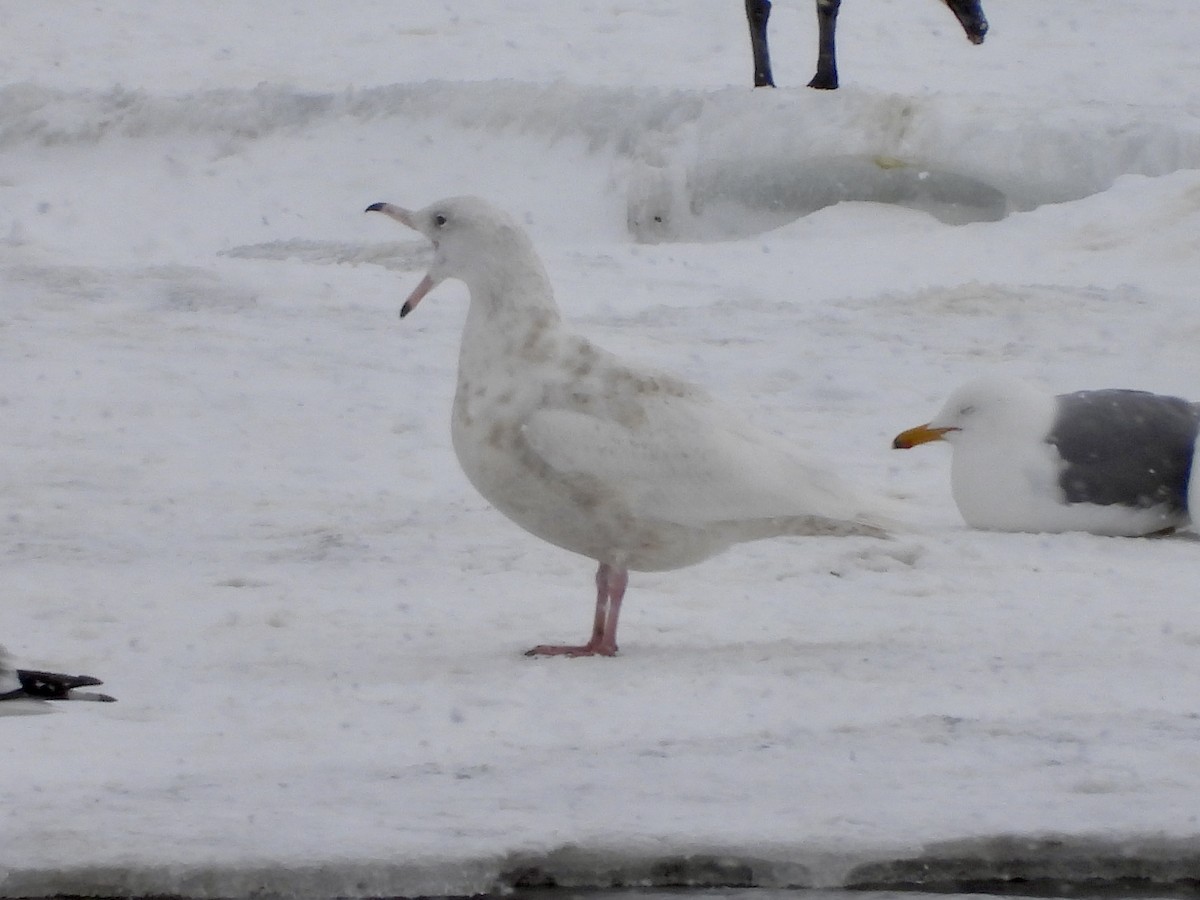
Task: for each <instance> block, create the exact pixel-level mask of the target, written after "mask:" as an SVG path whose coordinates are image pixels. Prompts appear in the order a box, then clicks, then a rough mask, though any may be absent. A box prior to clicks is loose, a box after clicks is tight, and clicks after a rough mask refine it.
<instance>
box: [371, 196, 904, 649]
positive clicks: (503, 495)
mask: <svg viewBox="0 0 1200 900" xmlns="http://www.w3.org/2000/svg"><path fill="white" fill-rule="evenodd" d="M367 211H368V212H372V211H376V212H382V213H384V214H386V215H388V216H390V217H391V218H393V219H396V220H397V221H399V222H401V223H402V224H404V225H407V226H408V227H410V228H413V229H416V230H417V231H419V232H420V233H421V234H423V235H425V236H426V237H427V238H429V239H430V240H431V241H432V242H433V246H434V259H433V264H432V266H431V267H430V269H429V273H428V274H427V275H426V276H425V277H424V278H423V279H422V280H421V282H420V283H419V284H418V285H417V287H416V288H415V289H414V290H413V292H412V294H411V295H410V296H409V297H408V299H407V301H405V303H404V305H403V307H402V308H401V310H400V315H401V316H402V317H403V316H406V315H408V314H409V313H410V312H412V310H413V309H415V308H416V306H417V304H418V303H420V302H421V299H422V298H423V297H424V296H425V295H426V294H428V293H429V292H430V290H432V289H433V288H434V287H435V286H436V285H437V284H438V283H439V282H441V281H442V280H443V279H446V278H458V279H460V280H462V281H463V282H465V283H466V285H467V287H468V288H469V290H470V295H471V303H470V309H469V311H468V313H467V320H466V325H465V327H464V330H463V336H462V346H461V350H460V354H459V365H458V389H457V394H456V396H455V399H454V408H453V415H452V424H451V434H452V438H453V442H454V449H455V452H456V454H457V456H458V460H459V462H460V464H461V465H462V468H463V471H464V472H465V473H466V475H467V478H468V479H469V480H470V481H471V483H472V484H473V485H474V486H475V487H476V489H477V490H478V491H479V492H480V493H481V494H482V495H483V496H484V498H486V499H487V500H488V501H489V502H490V503H491V504H492V505H494V506H495V507H496V508H497V509H498V510H500V511H501V512H502V513H504V514H505V515H506V516H508V517H509V518H510V519H512V520H513V521H514V522H516V523H517V524H518V525H520V526H521V527H522V528H524V529H526V530H527V531H529V532H531V533H532V534H534V535H536V536H538V537H540V538H542V539H543V540H546V541H549V542H550V543H552V544H555V545H557V546H559V547H563V548H566V549H567V550H572V551H574V552H575V553H579V554H582V555H583V556H587V557H590V558H592V559H594V560H596V561H597V562H598V563H599V568H598V570H597V572H596V608H595V619H594V624H593V628H592V634H591V637H590V639H589V640H588V641H587V642H586V643H584V644H582V645H577V646H576V645H572V646H564V645H541V646H538V647H535V648H533V649H532V650H530V651H529V655H535V654H550V655H556V654H557V655H568V656H590V655H604V656H611V655H613V654H615V653H616V651H617V619H618V615H619V613H620V609H621V600H622V598H623V596H624V593H625V587H626V583H627V579H628V571H629V570H631V569H632V570H635V571H660V570H668V569H676V568H680V567H682V566H687V565H691V564H693V563H698V562H700V561H701V560H704V559H707V558H708V557H710V556H713V555H714V554H716V553H719V552H721V551H722V550H725V549H726V548H727V547H729V546H731V545H732V544H736V543H739V542H742V541H753V540H758V539H761V538H770V537H776V536H780V535H880V534H881V533H882V530H881V523H880V519H879V518H878V517H876V516H875V515H874V514H873V512H872V510H873V505H872V502H871V501H868V500H867V499H865V498H863V497H860V496H859V494H858V493H857V492H856V491H855V490H853V489H851V488H850V487H849V486H847V485H845V484H843V483H841V481H840V480H839V479H838V478H837V477H836V476H835V475H833V474H832V472H831V471H829V469H827V468H825V467H822V466H819V465H816V464H814V463H813V462H811V461H809V460H807V459H805V458H804V456H803V455H802V454H801V453H798V452H797V451H796V449H795V448H794V447H793V446H792V445H791V444H790V443H789V442H787V441H785V440H783V439H782V438H779V437H776V436H774V435H772V434H769V433H767V432H764V431H761V430H759V429H757V428H755V427H754V426H752V425H749V424H748V423H746V422H745V421H743V419H742V417H741V416H739V415H737V414H736V413H734V412H733V411H732V410H730V409H727V408H724V407H722V406H719V405H718V404H717V403H715V402H714V401H713V400H712V399H711V398H710V397H709V396H708V394H706V393H705V392H704V391H703V390H701V389H700V388H698V387H695V386H693V385H691V384H688V383H686V382H684V381H680V380H679V379H677V378H673V377H671V376H669V375H663V374H660V373H657V372H654V371H649V370H644V369H641V368H637V367H635V366H632V365H629V364H626V363H624V362H622V361H621V360H619V359H618V358H617V357H615V356H613V355H612V354H610V353H608V352H606V351H604V350H602V349H600V348H599V347H596V346H594V345H593V344H591V343H589V342H588V341H587V340H585V339H584V338H582V337H580V336H578V335H576V334H573V333H571V332H570V331H569V330H568V329H567V328H566V326H565V325H564V324H563V322H562V319H561V317H560V315H559V311H558V307H557V305H556V303H555V300H554V295H553V292H552V290H551V287H550V281H549V278H548V277H547V275H546V271H545V269H544V268H543V266H542V263H541V260H540V259H539V258H538V255H537V253H536V252H535V251H534V248H533V244H532V243H531V242H530V240H529V237H528V236H527V235H526V233H525V231H524V230H523V229H522V228H521V227H520V226H518V225H517V224H516V223H515V222H514V221H513V220H512V219H511V218H510V217H509V216H508V215H506V214H505V213H503V212H501V211H500V210H498V209H496V208H495V207H493V206H491V205H490V204H488V203H487V202H485V201H483V200H480V199H478V198H471V197H456V198H452V199H449V200H443V201H440V202H438V203H434V204H433V205H432V206H429V207H426V208H425V209H422V210H418V211H415V212H414V211H409V210H407V209H402V208H401V207H398V206H394V205H392V204H390V203H375V204H373V205H371V206H370V207H368V208H367Z"/></svg>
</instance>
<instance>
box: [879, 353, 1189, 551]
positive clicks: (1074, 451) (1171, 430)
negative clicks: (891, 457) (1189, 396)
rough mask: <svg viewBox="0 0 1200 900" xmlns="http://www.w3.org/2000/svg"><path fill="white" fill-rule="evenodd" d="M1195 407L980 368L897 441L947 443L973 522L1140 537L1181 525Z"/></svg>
mask: <svg viewBox="0 0 1200 900" xmlns="http://www.w3.org/2000/svg"><path fill="white" fill-rule="evenodd" d="M1198 424H1200V407H1198V406H1197V405H1196V404H1194V403H1190V402H1188V401H1187V400H1183V399H1180V398H1179V397H1169V396H1164V395H1162V394H1153V393H1148V392H1146V391H1133V390H1116V389H1114V390H1096V391H1077V392H1075V393H1073V394H1059V395H1058V396H1053V395H1051V394H1048V393H1046V392H1044V391H1041V390H1039V389H1038V388H1036V387H1034V386H1033V385H1030V384H1028V383H1026V382H1024V381H1021V380H1020V379H1017V378H1012V377H1008V376H987V377H984V378H980V379H977V380H974V381H971V382H969V383H967V384H965V385H963V386H962V387H960V388H959V389H958V390H956V391H955V392H954V393H953V394H951V396H950V399H948V400H947V401H946V404H945V406H943V407H942V409H941V411H940V412H939V413H938V414H937V415H936V416H934V418H933V419H932V420H931V421H930V422H929V423H927V424H925V425H918V426H917V427H915V428H910V429H908V430H907V431H904V432H902V433H901V434H899V435H897V437H896V439H895V441H894V442H893V446H894V447H896V448H899V449H907V448H909V447H915V446H916V445H918V444H924V443H927V442H929V441H946V442H947V443H949V444H950V445H951V447H952V450H953V459H952V461H951V464H950V484H951V492H952V493H953V495H954V502H955V503H956V504H957V506H958V510H959V512H960V513H961V514H962V517H963V519H965V520H966V522H967V524H968V525H971V526H972V527H975V528H984V529H991V530H996V531H1030V532H1038V531H1044V532H1057V531H1088V532H1092V533H1093V534H1103V535H1124V536H1130V537H1135V536H1140V535H1146V534H1153V533H1156V532H1163V531H1168V530H1171V529H1173V528H1176V527H1179V526H1182V525H1186V524H1187V523H1188V521H1189V519H1188V502H1187V500H1188V496H1187V495H1188V476H1189V473H1190V471H1191V465H1192V454H1193V452H1194V446H1195V443H1196V434H1197V427H1198Z"/></svg>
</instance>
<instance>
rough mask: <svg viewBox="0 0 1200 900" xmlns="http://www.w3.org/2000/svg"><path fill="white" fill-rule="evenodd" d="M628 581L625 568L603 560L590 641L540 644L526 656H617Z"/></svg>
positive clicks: (599, 574) (597, 574) (598, 570)
mask: <svg viewBox="0 0 1200 900" xmlns="http://www.w3.org/2000/svg"><path fill="white" fill-rule="evenodd" d="M628 583H629V572H628V571H627V570H626V569H614V568H613V567H612V566H610V565H609V564H608V563H600V568H598V569H597V570H596V617H595V619H594V620H593V622H592V638H591V640H590V641H588V642H587V643H586V644H539V645H538V646H536V647H534V648H533V649H532V650H528V651H526V653H525V655H526V656H616V655H617V618H618V617H619V616H620V614H621V601H622V600H623V599H624V598H625V587H626V585H627V584H628Z"/></svg>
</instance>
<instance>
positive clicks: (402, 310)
mask: <svg viewBox="0 0 1200 900" xmlns="http://www.w3.org/2000/svg"><path fill="white" fill-rule="evenodd" d="M410 312H412V307H411V306H409V305H408V304H407V303H405V304H404V305H403V306H402V307H400V318H402V319H403V318H404V317H405V316H407V315H408V314H409V313H410Z"/></svg>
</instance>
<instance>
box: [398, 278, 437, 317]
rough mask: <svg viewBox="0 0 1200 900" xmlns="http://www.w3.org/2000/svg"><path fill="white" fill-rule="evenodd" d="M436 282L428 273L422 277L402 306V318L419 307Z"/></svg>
mask: <svg viewBox="0 0 1200 900" xmlns="http://www.w3.org/2000/svg"><path fill="white" fill-rule="evenodd" d="M436 283H437V282H435V281H434V280H433V279H432V278H430V277H429V276H428V275H426V276H425V277H424V278H422V279H421V283H420V284H418V285H417V286H416V287H415V288H413V292H412V293H411V294H409V295H408V299H407V300H405V301H404V305H403V306H402V307H400V318H402V319H403V318H404V317H405V316H407V315H408V314H409V313H410V312H412V311H413V310H414V309H416V308H417V304H418V303H420V302H421V300H422V299H423V298H424V297H425V295H426V294H428V293H429V292H430V291H432V290H433V288H434V285H435V284H436Z"/></svg>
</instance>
